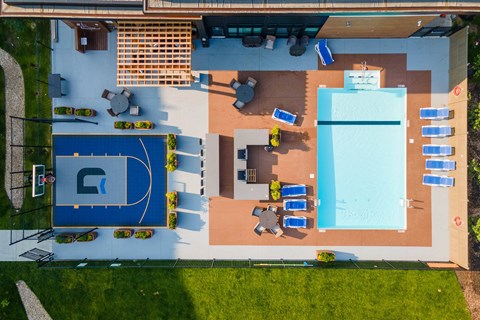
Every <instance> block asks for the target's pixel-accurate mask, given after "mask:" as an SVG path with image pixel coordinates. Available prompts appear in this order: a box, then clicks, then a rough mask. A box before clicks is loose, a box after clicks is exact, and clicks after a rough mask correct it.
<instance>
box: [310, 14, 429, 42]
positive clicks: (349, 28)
mask: <svg viewBox="0 0 480 320" xmlns="http://www.w3.org/2000/svg"><path fill="white" fill-rule="evenodd" d="M435 18H436V16H433V15H432V16H341V17H340V16H331V17H329V18H328V20H327V21H326V22H325V24H324V25H323V27H322V29H321V30H320V32H319V33H318V35H317V38H407V37H409V36H410V35H411V34H412V33H414V32H415V31H417V30H418V29H420V28H421V27H423V26H425V25H427V24H428V23H429V22H431V21H432V20H433V19H435Z"/></svg>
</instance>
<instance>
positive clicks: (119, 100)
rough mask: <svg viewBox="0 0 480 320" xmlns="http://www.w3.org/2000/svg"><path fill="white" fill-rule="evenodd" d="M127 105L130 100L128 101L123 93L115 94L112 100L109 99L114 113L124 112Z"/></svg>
mask: <svg viewBox="0 0 480 320" xmlns="http://www.w3.org/2000/svg"><path fill="white" fill-rule="evenodd" d="M129 105H130V101H128V98H127V97H126V96H124V95H123V94H116V95H115V96H114V97H113V98H112V100H110V106H111V107H112V110H113V112H115V114H120V113H124V112H125V111H127V109H128V107H129Z"/></svg>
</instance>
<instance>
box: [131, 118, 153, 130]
mask: <svg viewBox="0 0 480 320" xmlns="http://www.w3.org/2000/svg"><path fill="white" fill-rule="evenodd" d="M153 127H154V124H153V122H152V121H147V120H144V121H135V129H137V130H150V129H153Z"/></svg>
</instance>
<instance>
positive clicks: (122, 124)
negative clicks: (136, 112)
mask: <svg viewBox="0 0 480 320" xmlns="http://www.w3.org/2000/svg"><path fill="white" fill-rule="evenodd" d="M113 127H114V128H115V129H120V130H125V129H133V123H131V122H129V121H115V122H114V123H113Z"/></svg>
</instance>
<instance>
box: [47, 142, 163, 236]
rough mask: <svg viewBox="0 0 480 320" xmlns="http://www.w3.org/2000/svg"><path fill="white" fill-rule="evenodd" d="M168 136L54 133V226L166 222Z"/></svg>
mask: <svg viewBox="0 0 480 320" xmlns="http://www.w3.org/2000/svg"><path fill="white" fill-rule="evenodd" d="M165 153H166V139H165V136H154V135H148V136H146V135H144V136H141V135H136V136H133V135H132V136H130V135H129V136H97V135H91V136H90V135H83V136H74V135H54V136H53V157H54V158H53V161H54V172H55V177H56V181H55V184H54V195H53V196H54V210H53V226H55V227H112V226H125V227H127V226H128V227H139V226H166V212H167V210H166V199H165V193H166V183H167V175H166V169H165Z"/></svg>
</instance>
